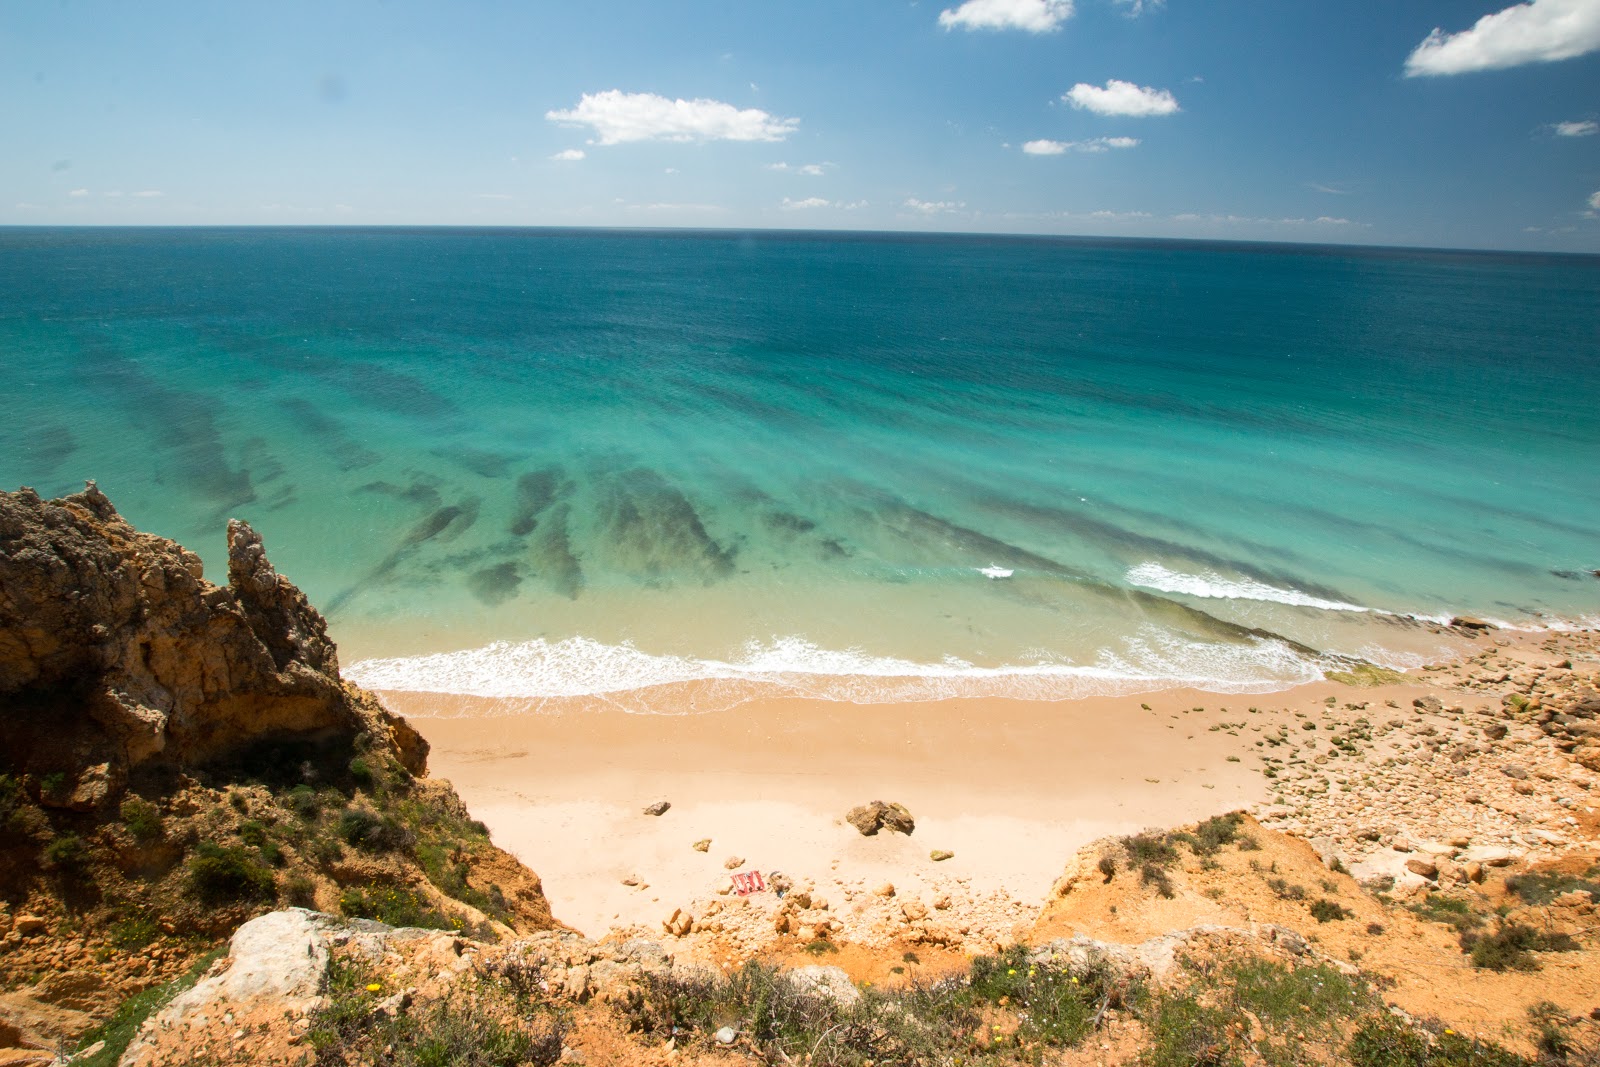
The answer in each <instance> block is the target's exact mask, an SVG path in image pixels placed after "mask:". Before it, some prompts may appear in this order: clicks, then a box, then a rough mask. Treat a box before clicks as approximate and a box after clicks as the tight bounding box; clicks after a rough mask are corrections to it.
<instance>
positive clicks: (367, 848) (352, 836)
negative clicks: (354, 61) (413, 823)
mask: <svg viewBox="0 0 1600 1067" xmlns="http://www.w3.org/2000/svg"><path fill="white" fill-rule="evenodd" d="M339 837H340V838H342V839H343V840H344V842H345V843H346V844H348V845H354V846H355V847H356V848H359V849H361V850H362V851H363V852H398V851H400V850H402V849H405V848H409V847H410V846H411V845H412V844H414V843H415V841H416V835H415V834H413V833H411V831H409V830H407V829H406V828H405V827H403V826H401V825H400V824H399V823H397V822H396V821H395V820H394V819H392V818H390V817H389V816H387V815H379V814H377V813H376V812H372V811H368V810H366V809H365V808H350V809H349V810H347V811H345V812H344V813H343V814H341V815H340V816H339Z"/></svg>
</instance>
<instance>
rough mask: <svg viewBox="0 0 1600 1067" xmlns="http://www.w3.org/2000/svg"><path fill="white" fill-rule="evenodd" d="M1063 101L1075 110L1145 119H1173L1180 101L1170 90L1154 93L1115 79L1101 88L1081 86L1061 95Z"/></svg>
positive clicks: (1149, 89) (1158, 90)
mask: <svg viewBox="0 0 1600 1067" xmlns="http://www.w3.org/2000/svg"><path fill="white" fill-rule="evenodd" d="M1061 99H1063V100H1065V101H1067V102H1068V103H1069V104H1071V105H1072V106H1073V107H1076V108H1083V109H1085V110H1088V111H1093V112H1094V113H1095V114H1097V115H1128V116H1132V117H1135V118H1142V117H1144V116H1146V115H1170V114H1172V113H1173V112H1175V111H1178V110H1179V108H1178V100H1177V98H1176V97H1175V96H1173V95H1172V93H1171V91H1170V90H1167V89H1152V88H1150V87H1149V86H1140V85H1135V84H1133V82H1125V81H1118V80H1117V79H1116V78H1112V79H1110V80H1109V81H1107V82H1106V84H1105V86H1104V87H1103V88H1102V87H1101V86H1098V85H1090V84H1089V83H1088V82H1079V83H1078V84H1077V85H1074V86H1073V87H1072V88H1071V89H1068V90H1067V91H1066V92H1065V93H1063V94H1062V96H1061Z"/></svg>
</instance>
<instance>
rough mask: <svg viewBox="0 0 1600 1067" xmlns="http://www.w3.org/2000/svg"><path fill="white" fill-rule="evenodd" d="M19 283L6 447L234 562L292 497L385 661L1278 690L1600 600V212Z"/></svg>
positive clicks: (475, 680) (143, 240)
mask: <svg viewBox="0 0 1600 1067" xmlns="http://www.w3.org/2000/svg"><path fill="white" fill-rule="evenodd" d="M0 293H4V294H5V295H4V296H0V370H3V371H4V373H5V376H6V380H7V381H8V382H9V383H11V384H12V396H13V398H14V399H13V403H12V404H11V405H10V412H9V415H8V418H7V419H6V420H5V422H4V425H0V484H6V485H11V486H14V485H18V484H29V485H33V486H35V487H36V488H38V489H39V490H40V491H41V492H43V493H50V494H54V493H59V492H65V491H70V490H72V489H74V488H77V487H78V486H79V485H80V484H81V481H82V479H84V478H91V477H92V478H95V479H97V480H98V481H99V483H100V485H101V486H102V487H103V488H104V489H105V490H106V491H107V492H108V493H109V494H110V495H111V497H112V499H113V500H114V501H115V502H116V503H117V504H118V506H119V507H120V508H121V509H122V510H123V512H124V513H125V514H126V515H127V516H128V517H129V518H130V519H131V520H133V521H134V522H135V523H137V524H138V525H140V526H142V527H145V528H148V529H151V530H154V531H157V532H160V533H163V534H166V535H168V536H171V537H174V538H177V539H179V540H181V541H183V542H184V543H185V544H187V545H189V546H190V547H191V548H193V549H195V550H196V551H198V552H199V553H200V554H201V555H202V556H203V557H204V558H205V559H206V560H207V562H208V564H209V565H210V568H211V573H212V574H213V575H217V574H219V573H221V565H222V562H223V531H222V525H223V521H224V520H225V519H226V518H227V517H230V516H237V517H240V518H245V519H247V520H249V521H250V522H251V523H253V524H254V525H255V526H256V527H257V528H258V529H260V530H261V532H262V533H263V534H264V536H265V537H266V539H267V544H268V547H269V550H270V552H271V556H272V558H273V560H274V562H275V563H276V564H277V566H278V567H279V568H280V570H282V571H283V572H284V573H286V574H288V575H289V576H290V577H291V578H293V579H294V580H295V581H296V582H297V583H299V584H300V585H301V586H302V587H303V588H304V589H305V590H306V591H307V593H308V594H309V595H310V596H311V597H312V599H313V601H314V602H316V603H317V604H319V605H321V606H322V607H323V608H324V609H325V611H326V612H327V613H328V614H329V616H330V618H331V620H332V623H333V626H334V632H335V634H336V635H337V636H338V638H339V640H340V643H341V648H342V650H343V653H344V660H345V662H346V663H347V664H349V663H351V662H352V661H355V660H358V659H370V658H373V657H389V658H393V657H405V660H404V662H398V663H396V662H386V663H383V664H369V665H366V666H364V667H363V668H361V669H357V670H356V671H355V672H354V673H355V675H356V676H357V677H358V678H363V679H364V680H367V681H368V682H370V683H372V684H378V683H379V682H380V681H381V682H383V683H384V684H387V685H391V686H393V687H396V688H426V689H436V690H451V691H463V692H484V693H488V694H489V695H497V696H515V695H519V694H520V695H525V696H540V695H554V694H556V693H562V692H568V691H592V690H593V689H594V688H595V687H628V688H632V687H636V686H639V685H646V684H650V683H651V682H665V681H676V680H681V679H682V678H683V677H704V678H713V679H714V678H722V677H724V676H730V677H732V678H733V679H735V680H736V681H740V682H742V681H745V680H748V679H749V678H750V677H752V676H753V677H755V678H757V679H759V680H768V679H772V678H777V677H803V678H804V680H805V685H806V686H807V687H811V688H818V689H821V690H823V691H826V690H828V689H829V686H830V685H833V687H834V688H835V689H837V690H838V691H839V692H840V693H841V694H844V693H845V692H846V691H848V692H849V693H850V694H853V695H855V696H857V697H860V696H861V695H862V694H863V693H869V692H870V693H880V694H881V693H882V692H886V691H887V690H886V689H884V688H882V687H880V688H879V689H871V688H870V687H869V688H868V689H867V690H863V689H861V688H860V684H859V680H860V679H862V678H874V677H875V678H892V679H902V680H909V681H902V682H896V683H895V685H896V686H897V687H899V688H898V690H897V691H899V690H905V689H906V687H907V686H910V687H911V689H916V688H917V687H918V686H920V687H922V689H924V690H927V691H929V692H932V693H936V694H937V693H942V692H946V691H947V690H948V689H949V685H951V684H955V685H958V687H959V686H965V687H968V689H964V690H963V691H969V690H970V687H973V686H976V687H977V688H978V689H980V690H981V691H983V692H1010V691H1017V692H1021V691H1024V690H1026V691H1027V692H1028V693H1029V694H1030V695H1040V694H1041V693H1042V694H1044V695H1049V694H1050V693H1058V694H1060V695H1067V694H1068V692H1069V691H1070V692H1071V693H1078V692H1081V691H1085V690H1087V691H1112V690H1117V691H1126V689H1127V686H1129V685H1130V684H1133V685H1137V686H1140V687H1144V686H1147V685H1162V684H1176V683H1178V682H1184V683H1189V684H1202V685H1209V686H1211V687H1213V688H1219V689H1229V690H1234V691H1241V690H1252V691H1253V690H1259V689H1261V688H1270V687H1275V686H1281V685H1285V684H1289V683H1292V682H1294V681H1298V680H1302V679H1304V678H1306V677H1312V676H1315V673H1316V671H1317V670H1318V664H1319V658H1318V656H1317V653H1324V652H1338V653H1344V654H1351V655H1362V656H1365V657H1368V658H1371V659H1374V660H1376V661H1378V662H1384V663H1391V664H1404V663H1407V662H1413V661H1414V659H1415V657H1416V656H1417V655H1419V654H1427V653H1429V652H1431V651H1433V650H1435V649H1437V648H1438V647H1439V646H1440V644H1441V638H1440V637H1439V636H1438V635H1437V634H1435V633H1433V632H1432V630H1431V629H1430V628H1429V627H1428V626H1426V625H1422V624H1419V623H1417V622H1415V621H1413V620H1411V619H1409V618H1406V617H1404V616H1409V615H1423V616H1449V615H1451V614H1455V613H1472V614H1479V615H1485V616H1489V617H1492V618H1496V619H1500V620H1503V621H1507V622H1510V623H1513V624H1516V625H1547V624H1550V623H1552V622H1556V623H1559V622H1561V621H1562V620H1566V621H1581V620H1584V619H1592V618H1593V617H1595V616H1596V615H1600V581H1597V580H1596V579H1595V578H1594V577H1593V575H1592V573H1591V572H1592V571H1593V569H1594V568H1596V567H1600V545H1597V541H1596V538H1595V536H1594V530H1595V528H1596V525H1597V523H1596V520H1597V519H1600V479H1596V478H1595V477H1594V473H1593V461H1594V457H1595V456H1596V455H1600V404H1597V403H1596V401H1597V400H1600V356H1597V353H1600V343H1597V342H1600V325H1597V323H1600V316H1597V315H1596V308H1600V259H1596V258H1595V257H1541V256H1522V255H1516V256H1512V255H1488V254H1465V253H1417V252H1399V251H1392V250H1362V249H1333V248H1287V247H1281V246H1279V247H1262V246H1239V245H1214V244H1204V243H1186V242H1106V241H1073V240H1043V239H1040V240H1018V239H991V238H967V237H952V238H947V237H908V236H893V235H875V236H874V235H868V236H861V235H796V234H773V233H758V234H688V233H659V232H656V233H618V232H575V231H537V230H535V231H483V232H476V231H440V230H423V231H384V230H115V231H93V230H7V231H0ZM990 566H995V567H999V568H1002V569H1008V570H1011V571H1012V572H1013V573H1012V575H1011V576H1010V577H1008V578H1002V579H990V578H987V577H985V576H984V575H983V574H982V573H980V568H984V567H990ZM1386 613H1387V614H1386ZM1278 638H1282V640H1279V639H1278ZM492 642H502V643H503V644H502V645H501V646H498V647H497V649H496V650H494V651H485V650H484V649H485V646H488V645H490V643H492ZM465 650H473V651H472V652H471V655H470V656H456V657H453V658H444V659H440V658H437V657H435V658H431V659H416V658H413V657H417V656H421V655H424V654H428V653H442V652H453V651H465ZM845 678H850V679H854V681H850V682H849V683H848V684H847V683H846V682H845V681H843V679H845ZM819 679H820V681H819ZM830 679H833V680H835V681H833V682H830V681H829V680H830ZM940 679H942V681H940ZM950 679H960V681H959V682H958V683H951V682H950V681H949V680H950ZM585 687H588V689H585Z"/></svg>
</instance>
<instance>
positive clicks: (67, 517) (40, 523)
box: [0, 482, 427, 810]
mask: <svg viewBox="0 0 1600 1067" xmlns="http://www.w3.org/2000/svg"><path fill="white" fill-rule="evenodd" d="M361 732H367V733H369V734H370V735H371V736H373V737H374V738H377V739H379V740H380V741H381V743H382V744H383V745H384V746H385V747H387V748H389V749H391V750H392V751H393V753H394V755H395V758H396V759H397V760H398V761H399V762H400V763H401V764H402V765H403V766H405V767H406V769H407V770H409V771H411V772H412V773H414V774H415V773H421V772H422V770H423V766H424V762H425V759H426V754H427V746H426V744H425V743H424V742H423V741H422V739H421V738H420V737H419V736H418V735H417V733H416V731H414V730H412V729H411V728H410V727H409V726H407V725H406V724H405V723H404V722H403V721H401V720H399V719H397V718H395V717H393V716H391V715H388V714H387V713H386V712H385V711H384V710H383V709H382V708H381V707H380V706H379V705H378V704H377V703H376V702H375V701H374V700H372V699H371V698H369V697H367V696H366V695H365V694H363V693H361V692H360V691H359V690H357V689H355V688H353V687H351V686H346V685H344V684H343V683H342V682H341V681H340V679H339V660H338V653H337V651H336V650H335V648H334V644H333V642H332V641H331V640H330V639H329V637H328V630H327V624H326V623H325V622H324V621H323V619H322V616H321V615H319V614H318V613H317V611H316V609H314V608H313V607H312V606H311V605H310V603H308V602H307V600H306V598H305V596H304V594H302V593H301V592H300V590H298V589H296V588H295V586H294V585H293V584H292V583H290V582H289V580H288V579H287V578H284V577H283V576H282V575H280V574H278V573H277V572H276V571H275V570H273V568H272V564H271V563H269V562H268V561H267V557H266V552H265V551H264V549H263V547H262V544H261V538H260V536H259V535H257V534H256V532H255V531H254V530H252V529H251V528H250V527H249V526H248V525H246V524H245V523H243V522H238V521H233V522H230V523H228V585H227V586H226V587H219V586H216V585H213V584H212V583H211V582H208V581H206V579H205V578H204V577H203V575H202V570H201V563H200V558H199V557H198V556H196V555H195V554H194V553H193V552H190V551H188V550H186V549H185V548H183V547H182V546H180V545H178V544H177V543H175V542H173V541H169V540H167V539H166V538H162V537H157V536H154V535H152V534H146V533H140V532H139V531H137V530H135V529H134V528H133V527H131V526H129V525H128V523H127V522H125V521H124V520H123V518H122V517H121V516H120V515H118V514H117V511H116V509H115V508H114V507H113V506H112V504H111V501H110V500H108V499H106V496H105V494H103V493H102V492H100V490H99V489H98V488H96V487H95V485H94V483H93V482H91V483H89V485H88V487H87V488H86V489H85V490H84V491H83V492H81V493H77V494H74V495H72V496H68V497H64V498H62V499H60V500H49V501H47V500H41V499H40V498H39V497H38V496H37V495H36V494H35V493H34V492H33V491H32V490H29V489H23V490H22V491H21V492H17V493H0V748H3V749H4V750H5V751H7V752H9V753H11V754H12V758H13V760H14V761H16V762H17V763H18V766H17V767H16V768H15V769H16V770H18V771H21V772H23V773H35V774H38V775H39V776H41V777H42V776H45V775H50V774H63V773H65V774H68V775H70V776H71V779H72V780H71V781H70V782H69V783H67V784H66V788H64V789H60V790H57V791H56V792H57V793H58V794H59V795H60V798H61V800H62V802H63V803H64V804H68V805H70V806H72V807H74V808H77V809H80V810H86V809H89V808H92V807H94V806H95V805H97V804H99V803H102V802H104V801H105V800H106V799H107V798H108V797H111V796H114V795H115V794H116V793H117V792H118V791H119V789H120V787H121V785H122V783H123V782H124V781H125V780H126V776H127V774H128V773H129V772H130V771H133V770H136V769H138V768H140V767H143V766H146V765H153V764H159V765H166V766H173V767H176V766H191V767H192V766H200V765H204V764H207V763H211V762H214V761H216V760H218V759H220V758H223V757H226V756H228V755H230V754H233V753H237V752H239V751H241V750H243V749H245V748H248V747H249V746H251V745H253V744H256V743H259V742H261V741H263V740H268V739H283V738H290V737H297V738H305V739H315V738H326V737H332V736H335V735H338V734H341V733H342V734H348V735H352V736H353V735H355V734H358V733H361Z"/></svg>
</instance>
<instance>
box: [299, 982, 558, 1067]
mask: <svg viewBox="0 0 1600 1067" xmlns="http://www.w3.org/2000/svg"><path fill="white" fill-rule="evenodd" d="M377 977H378V976H377V975H376V974H373V973H369V972H367V971H366V970H365V969H363V968H360V967H357V966H355V965H352V964H349V963H335V965H334V966H333V967H332V968H331V969H330V973H329V977H328V981H327V984H326V988H325V990H324V993H325V995H326V997H327V1002H326V1006H325V1007H324V1008H322V1009H321V1010H320V1011H318V1012H317V1013H316V1015H315V1016H314V1017H313V1024H312V1028H311V1031H310V1035H309V1036H310V1043H311V1048H312V1050H313V1052H314V1054H315V1057H316V1059H315V1062H316V1063H317V1064H319V1065H323V1064H326V1065H334V1064H338V1065H341V1067H342V1065H344V1064H347V1063H376V1062H382V1063H385V1064H391V1065H393V1067H444V1065H446V1064H449V1065H452V1067H457V1065H458V1067H524V1065H530V1067H550V1065H552V1064H554V1063H556V1062H557V1061H558V1060H559V1059H560V1058H561V1049H562V1044H563V1041H564V1039H565V1037H566V1034H567V1030H568V1027H569V1025H570V1024H569V1023H568V1021H567V1017H566V1015H565V1014H564V1013H562V1012H559V1011H557V1010H555V1009H554V1008H552V1007H550V1006H548V1005H546V1004H543V1003H541V1002H539V1001H537V1000H535V999H533V997H532V995H531V991H519V988H518V986H517V985H516V984H515V983H513V982H511V981H509V980H502V981H498V982H497V981H493V980H488V979H484V980H479V981H472V980H468V981H466V982H464V983H462V984H460V985H458V986H456V987H455V988H454V990H453V991H452V992H451V994H450V995H449V996H448V997H446V998H445V999H443V1000H439V1001H436V1002H433V1003H432V1004H430V1005H428V1006H427V1007H426V1008H423V1009H422V1010H420V1011H417V1012H389V1013H385V1012H375V1011H374V1010H373V1006H374V1003H375V1002H376V1001H377V1000H378V999H380V995H387V992H388V991H387V990H382V988H381V986H382V983H381V982H379V981H376V980H375V979H377ZM374 985H377V986H379V987H380V989H379V990H378V991H374V990H373V989H372V988H371V987H372V986H374Z"/></svg>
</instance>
